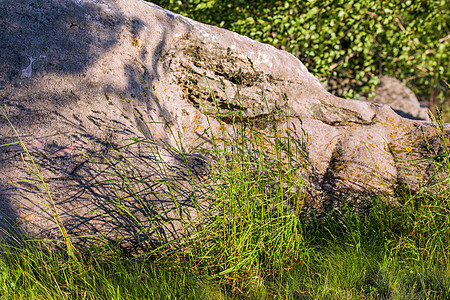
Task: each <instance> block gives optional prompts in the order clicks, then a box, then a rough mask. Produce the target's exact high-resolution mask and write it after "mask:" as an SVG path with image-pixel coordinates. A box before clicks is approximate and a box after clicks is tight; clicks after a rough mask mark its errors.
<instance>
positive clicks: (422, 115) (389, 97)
mask: <svg viewBox="0 0 450 300" xmlns="http://www.w3.org/2000/svg"><path fill="white" fill-rule="evenodd" d="M379 79H380V83H379V84H378V85H377V86H376V87H375V91H374V93H375V96H374V97H373V98H370V99H366V98H360V99H361V100H366V101H369V102H373V103H381V104H386V105H389V106H390V107H391V108H392V109H393V110H394V111H395V112H396V113H398V114H399V115H400V116H402V117H404V118H408V119H413V120H425V121H430V118H429V117H428V112H427V111H428V109H427V108H424V107H421V106H420V103H419V100H418V99H417V97H416V95H414V93H413V92H412V91H411V89H409V88H408V87H407V86H406V85H405V84H403V83H402V82H401V81H400V80H398V79H396V78H394V77H390V76H380V77H379Z"/></svg>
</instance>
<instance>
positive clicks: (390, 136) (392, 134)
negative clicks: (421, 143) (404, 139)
mask: <svg viewBox="0 0 450 300" xmlns="http://www.w3.org/2000/svg"><path fill="white" fill-rule="evenodd" d="M396 136H397V135H396V134H395V133H391V134H390V135H389V138H390V139H392V138H395V137H396Z"/></svg>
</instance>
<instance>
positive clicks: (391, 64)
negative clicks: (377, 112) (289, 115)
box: [154, 0, 450, 101]
mask: <svg viewBox="0 0 450 300" xmlns="http://www.w3.org/2000/svg"><path fill="white" fill-rule="evenodd" d="M447 1H448V0H429V1H425V0H419V1H412V0H407V1H405V0H390V1H381V0H306V1H298V0H287V1H276V0H264V1H262V0H252V1H247V0H226V1H225V0H186V1H180V0H156V1H154V2H155V3H156V4H158V5H161V6H162V7H164V8H167V9H169V10H172V11H174V12H177V13H181V14H183V15H186V16H188V17H191V18H193V19H195V20H198V21H200V22H203V23H209V24H212V25H216V26H220V27H223V28H226V29H229V30H233V31H235V32H238V33H240V34H243V35H247V36H249V37H251V38H253V39H255V40H258V41H261V42H264V43H268V44H271V45H274V46H276V47H278V48H281V49H285V50H287V51H289V52H291V53H293V54H294V55H296V56H298V57H299V58H300V60H302V61H303V62H304V63H305V64H306V66H307V67H308V69H309V70H310V71H311V72H312V73H314V74H315V75H316V76H317V77H320V78H330V77H341V78H342V77H349V78H350V80H351V81H352V82H354V83H358V84H354V85H353V89H350V90H347V91H346V93H344V96H347V97H355V96H356V95H355V94H356V93H364V92H367V91H369V90H370V88H371V87H373V86H374V84H376V82H377V78H376V76H377V75H380V74H384V75H393V76H395V77H397V78H399V79H402V80H406V82H407V83H408V84H409V85H410V86H412V87H413V88H415V92H416V93H418V94H419V95H420V96H421V98H422V99H423V100H426V99H429V100H432V99H430V98H433V99H435V100H436V99H438V98H439V99H440V100H441V101H442V100H443V99H445V98H446V97H447V98H448V96H449V93H448V90H446V88H445V85H444V83H443V80H447V82H448V79H449V78H450V68H449V65H450V64H449V53H450V49H449V45H450V35H449V34H450V13H449V5H448V2H447ZM361 83H362V84H361ZM358 85H359V87H357V86H358Z"/></svg>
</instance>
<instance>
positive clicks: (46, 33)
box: [0, 0, 439, 245]
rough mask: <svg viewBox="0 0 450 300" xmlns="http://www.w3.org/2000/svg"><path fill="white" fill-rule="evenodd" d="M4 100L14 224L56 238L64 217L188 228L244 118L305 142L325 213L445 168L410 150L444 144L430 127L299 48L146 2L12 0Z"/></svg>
mask: <svg viewBox="0 0 450 300" xmlns="http://www.w3.org/2000/svg"><path fill="white" fill-rule="evenodd" d="M214 100H215V101H216V102H214ZM0 101H1V103H0V104H1V107H2V110H3V111H4V113H5V115H2V118H1V120H0V144H3V145H6V146H3V147H0V160H1V164H0V208H1V214H2V220H3V221H4V222H2V226H3V228H4V229H5V230H6V231H7V232H10V233H11V232H13V231H14V230H17V231H25V232H27V233H30V234H36V235H39V236H56V237H57V236H59V232H58V227H57V226H56V223H55V222H62V223H63V224H64V225H65V227H66V229H67V230H68V232H69V233H70V234H71V235H72V236H74V237H76V236H78V237H80V239H81V237H86V236H89V235H91V234H102V235H103V236H106V237H108V238H110V239H112V240H117V239H125V240H127V243H132V244H136V243H140V242H142V241H146V240H149V239H150V240H151V241H152V244H153V245H157V244H158V243H160V242H164V241H167V240H173V239H176V238H177V237H180V236H182V235H184V234H187V233H190V232H192V231H193V230H194V229H195V228H197V227H198V226H201V224H199V222H204V219H202V218H197V217H198V216H199V215H202V214H204V213H205V212H208V211H209V210H210V209H211V206H212V205H213V204H214V202H213V201H211V199H209V198H208V191H207V190H202V189H195V190H193V189H192V186H193V185H196V184H197V183H198V184H200V183H202V182H205V178H206V176H208V170H209V167H210V166H213V164H214V159H215V157H213V156H210V155H208V150H210V149H213V137H214V138H215V140H216V141H218V143H219V147H221V148H225V147H227V143H226V142H224V141H226V140H227V139H233V138H235V136H234V133H233V132H234V131H233V128H232V127H233V123H235V124H234V125H235V126H240V125H242V126H244V125H245V124H246V123H253V124H256V125H257V126H258V128H259V131H260V134H261V135H262V136H263V137H264V138H265V139H266V140H267V141H268V145H270V143H269V142H270V140H271V139H273V138H272V136H273V135H274V130H276V131H277V132H278V133H282V135H284V136H286V137H289V139H290V140H292V141H293V143H291V144H290V147H291V148H290V149H288V145H287V144H286V145H282V147H281V149H282V150H280V151H281V153H279V158H280V159H282V160H283V161H284V162H285V163H286V165H289V164H290V165H292V166H293V167H294V168H295V169H296V170H297V176H298V177H299V179H300V178H301V177H304V178H305V187H304V188H301V189H298V192H302V193H303V196H304V197H303V199H305V200H304V201H305V207H306V208H307V207H310V208H314V209H317V210H326V209H327V208H330V207H334V206H338V205H340V204H342V203H343V202H346V203H350V204H354V205H356V206H358V205H363V204H362V202H361V201H362V200H361V199H364V197H363V196H364V195H373V194H378V193H381V192H384V193H392V190H393V188H394V187H395V186H396V185H397V184H398V183H399V182H408V184H409V185H410V186H409V187H410V188H411V189H417V188H420V185H421V180H422V178H423V177H424V176H427V175H428V174H429V173H430V172H431V171H432V167H431V166H430V165H423V166H422V167H421V169H419V170H417V169H416V168H415V167H413V166H412V164H411V163H404V162H402V161H403V160H404V159H416V158H422V157H424V156H427V155H429V154H431V153H433V151H439V145H438V140H437V138H436V137H435V131H434V128H433V127H432V126H431V124H429V123H426V122H418V121H413V120H407V119H403V118H402V117H400V116H399V115H398V114H396V113H395V112H394V111H392V109H391V108H389V107H388V106H385V105H381V104H371V103H367V102H363V101H353V100H344V99H341V98H338V97H335V96H333V95H331V94H329V93H328V92H326V91H325V90H324V89H323V88H322V87H321V85H320V84H319V82H318V80H317V79H316V78H315V77H314V76H313V75H311V74H310V73H309V72H308V71H307V69H306V68H305V66H304V65H303V64H302V63H301V62H300V61H299V60H298V59H296V58H295V57H294V56H292V55H290V54H289V53H287V52H284V51H281V50H277V49H275V48H273V47H271V46H268V45H264V44H261V43H258V42H255V41H253V40H251V39H249V38H246V37H243V36H240V35H238V34H235V33H233V32H230V31H226V30H223V29H219V28H216V27H212V26H208V25H204V24H200V23H198V22H195V21H193V20H190V19H188V18H185V17H182V16H179V15H176V14H173V13H170V12H168V11H166V10H163V9H161V8H159V7H158V6H156V5H153V4H151V3H148V2H144V1H141V0H109V1H107V0H100V1H89V0H59V1H53V0H37V1H36V0H23V1H20V2H17V1H15V0H4V1H1V2H0ZM12 126H13V127H12ZM13 128H14V129H13ZM18 136H20V137H21V139H22V141H23V144H24V145H25V146H26V147H27V149H28V150H29V151H30V152H32V153H31V157H32V158H33V161H31V159H30V158H29V157H28V155H27V153H25V152H24V150H23V149H22V147H21V146H20V145H19V144H14V143H15V142H17V141H18ZM136 139H140V140H141V141H143V142H140V143H135V142H134V141H135V140H136ZM242 143H243V145H244V146H245V141H242ZM427 145H429V146H427ZM249 147H250V146H249ZM248 150H250V151H251V150H252V149H250V148H249V149H248ZM273 150H274V149H272V148H271V147H270V146H268V147H267V148H266V149H265V153H263V154H264V155H265V157H267V158H268V159H270V158H271V157H272V158H273V157H276V155H277V153H274V151H273ZM288 152H292V153H296V155H295V159H290V160H289V159H288V157H289V155H288ZM183 157H186V159H185V158H183ZM186 165H187V167H186ZM34 166H36V168H37V169H38V170H39V172H40V173H39V174H40V175H41V176H42V178H43V179H45V182H46V185H44V184H43V183H42V182H40V180H39V179H38V178H37V177H36V169H35V167H34ZM124 174H126V176H125V175H124ZM45 188H48V190H49V191H50V194H51V197H52V198H51V199H50V198H49V196H48V194H47V192H46V189H45ZM174 200H176V201H174ZM124 208H127V210H126V211H125V209H124ZM54 209H56V210H57V211H58V213H59V218H56V219H55V217H54V215H53V210H54ZM199 213H200V214H199Z"/></svg>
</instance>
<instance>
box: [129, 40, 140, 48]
mask: <svg viewBox="0 0 450 300" xmlns="http://www.w3.org/2000/svg"><path fill="white" fill-rule="evenodd" d="M131 45H133V47H139V40H137V39H136V40H134V41H133V42H132V43H131Z"/></svg>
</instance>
